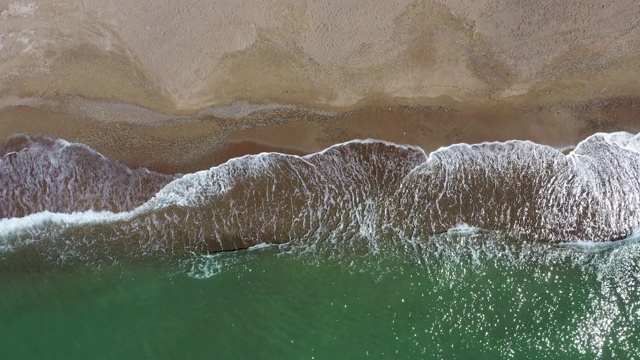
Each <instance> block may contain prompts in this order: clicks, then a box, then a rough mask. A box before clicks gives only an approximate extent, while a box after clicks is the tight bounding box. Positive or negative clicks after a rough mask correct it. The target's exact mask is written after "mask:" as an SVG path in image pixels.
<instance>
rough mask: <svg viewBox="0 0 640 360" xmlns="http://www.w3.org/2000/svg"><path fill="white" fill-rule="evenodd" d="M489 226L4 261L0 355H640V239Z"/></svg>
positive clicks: (28, 356)
mask: <svg viewBox="0 0 640 360" xmlns="http://www.w3.org/2000/svg"><path fill="white" fill-rule="evenodd" d="M484 237H485V235H477V234H476V235H468V234H465V235H462V236H447V237H446V238H441V239H433V241H432V242H431V245H430V246H428V247H424V248H421V249H406V250H402V251H398V252H394V251H392V252H385V253H381V252H379V253H375V252H372V253H369V254H357V253H355V252H350V251H345V252H343V253H342V255H339V256H336V255H335V254H327V253H326V252H322V253H320V252H319V251H314V250H310V249H302V248H289V247H285V246H269V247H264V248H258V249H250V250H243V251H238V252H232V253H220V254H217V255H209V256H197V257H193V258H190V259H183V260H175V259H174V260H164V261H145V262H142V263H140V262H138V263H136V264H132V263H127V264H124V263H120V264H118V265H112V266H109V267H103V268H101V269H92V268H87V267H82V268H66V269H65V268H61V267H55V268H50V269H46V270H39V271H35V272H31V273H26V272H21V273H12V274H7V273H5V274H2V275H1V276H2V281H0V294H2V296H0V318H1V319H3V320H2V325H0V338H1V339H2V343H3V346H1V347H0V358H6V359H9V358H11V359H39V358H52V359H76V358H77V359H85V358H96V356H97V357H98V358H104V359H140V358H166V359H170V358H189V359H209V358H217V359H256V358H269V359H356V358H373V359H375V358H383V357H384V358H409V359H426V358H441V359H451V358H459V359H471V358H473V359H482V358H485V359H495V358H517V359H539V358H543V357H544V358H551V359H582V358H584V359H593V358H610V357H612V356H616V357H618V358H625V359H633V358H634V357H635V356H637V355H636V353H637V350H638V349H640V341H639V339H638V337H637V336H636V335H637V334H638V333H640V321H639V320H640V292H639V290H640V278H639V277H638V270H640V245H638V244H628V245H625V246H622V247H618V248H614V249H610V250H605V251H599V252H595V253H586V252H577V251H575V250H568V249H562V248H557V247H543V246H540V245H538V244H531V246H524V247H523V246H518V247H512V246H511V245H509V244H506V243H504V242H502V241H498V240H495V239H493V240H492V239H488V240H487V239H485V238H484ZM480 241H482V244H489V245H488V246H486V245H480V244H481V242H480ZM452 244H453V245H452Z"/></svg>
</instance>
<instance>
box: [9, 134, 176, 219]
mask: <svg viewBox="0 0 640 360" xmlns="http://www.w3.org/2000/svg"><path fill="white" fill-rule="evenodd" d="M171 180H174V177H173V176H168V175H162V174H159V173H155V172H152V171H149V170H147V169H137V170H132V169H129V168H128V167H126V166H124V165H123V164H120V163H119V162H116V161H113V160H110V159H108V158H106V157H104V156H103V155H101V154H99V153H97V152H96V151H94V150H92V149H90V148H89V147H87V146H85V145H82V144H72V143H69V142H66V141H64V140H60V139H52V138H49V137H46V136H29V135H17V136H14V137H12V138H10V139H9V140H7V142H6V143H5V144H4V145H3V146H0V217H1V218H8V217H22V216H26V215H29V214H33V213H37V212H41V211H51V212H61V213H68V212H73V211H87V210H94V211H101V210H107V211H127V210H131V209H134V208H135V207H137V206H139V205H142V204H143V203H144V202H146V201H147V200H149V199H150V198H151V197H152V196H153V195H154V194H155V193H156V192H158V190H160V189H161V188H162V187H163V186H164V185H166V184H167V183H169V182H170V181H171Z"/></svg>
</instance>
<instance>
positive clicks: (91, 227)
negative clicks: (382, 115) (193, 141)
mask: <svg viewBox="0 0 640 360" xmlns="http://www.w3.org/2000/svg"><path fill="white" fill-rule="evenodd" d="M0 159H1V160H0V211H1V212H0V215H1V217H2V219H0V251H1V252H2V254H3V255H2V256H4V257H11V256H18V257H19V258H21V259H24V258H29V259H30V260H31V261H47V262H54V263H55V262H66V261H69V260H70V259H71V260H72V261H77V260H82V261H90V262H95V261H107V260H108V259H113V258H114V257H116V258H117V257H118V256H134V257H135V256H162V255H180V254H185V253H203V254H206V253H215V252H221V251H229V250H240V249H246V248H250V247H252V246H256V245H259V244H296V243H303V244H304V245H305V246H311V245H313V246H322V247H325V248H346V247H348V248H351V249H363V251H377V250H380V249H382V248H390V247H398V246H399V247H406V246H409V244H410V245H411V246H416V245H415V244H421V243H428V242H430V241H433V240H430V239H432V238H433V237H434V236H438V235H439V234H447V233H450V232H451V229H461V228H464V227H465V226H466V227H467V228H468V229H472V232H473V231H476V232H477V231H486V232H493V233H496V234H500V236H501V237H504V238H508V239H510V240H509V241H510V242H511V243H514V242H515V243H520V242H534V243H538V244H565V245H566V244H573V245H574V246H569V248H583V249H584V248H592V249H593V248H598V245H597V244H604V243H609V242H612V241H617V240H623V239H627V240H628V239H630V238H635V237H637V235H636V233H634V231H635V229H638V228H639V227H640V213H639V210H640V184H639V182H638V179H639V175H640V137H639V135H634V134H629V133H624V132H616V133H610V134H607V133H598V134H594V135H592V136H590V137H588V138H587V139H585V140H584V141H582V142H580V143H579V144H578V145H577V146H576V147H575V148H574V149H573V150H572V151H570V152H568V153H567V154H565V153H563V152H562V151H560V150H558V149H554V148H552V147H549V146H545V145H540V144H535V143H532V142H529V141H518V140H513V141H507V142H489V143H480V144H472V145H470V144H454V145H451V146H448V147H443V148H440V149H438V150H436V151H434V152H432V153H430V154H426V153H425V152H424V151H423V150H422V149H421V148H418V147H414V146H406V145H398V144H393V143H389V142H384V141H378V140H371V139H368V140H354V141H349V142H346V143H342V144H337V145H334V146H331V147H330V148H328V149H325V150H323V151H321V152H318V153H314V154H310V155H307V156H294V155H285V154H280V153H262V154H258V155H246V156H243V157H240V158H235V159H231V160H229V161H227V162H226V163H224V164H222V165H219V166H215V167H213V168H211V169H209V170H203V171H199V172H196V173H192V174H186V175H175V176H173V175H165V174H160V173H156V172H153V171H149V170H147V169H135V170H134V169H130V168H128V167H126V166H125V165H123V164H121V163H119V162H117V161H114V160H111V159H109V158H107V157H105V156H103V155H101V154H99V153H97V152H96V151H94V150H92V149H91V148H89V147H87V146H86V145H83V144H74V143H69V142H67V141H64V140H62V139H52V138H49V137H46V136H37V135H17V136H14V137H12V138H10V139H9V140H7V142H6V143H5V145H4V146H2V147H0ZM575 244H578V245H575ZM420 246H422V245H420Z"/></svg>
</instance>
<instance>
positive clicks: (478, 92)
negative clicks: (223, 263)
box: [0, 0, 640, 173]
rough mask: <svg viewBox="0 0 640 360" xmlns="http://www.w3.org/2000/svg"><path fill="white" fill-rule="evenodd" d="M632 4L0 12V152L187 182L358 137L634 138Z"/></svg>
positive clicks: (217, 4) (143, 6) (448, 140)
mask: <svg viewBox="0 0 640 360" xmlns="http://www.w3.org/2000/svg"><path fill="white" fill-rule="evenodd" d="M639 19H640V5H638V4H637V2H632V1H620V2H615V3H611V2H608V1H587V2H580V3H579V2H577V1H568V2H562V3H557V2H554V1H542V2H535V3H531V2H523V3H513V2H511V1H506V0H505V1H502V0H500V1H488V0H487V1H479V2H474V3H473V4H468V3H467V2H464V1H458V0H446V1H444V0H443V1H415V2H414V1H399V2H393V3H390V2H382V1H380V2H353V3H352V2H348V3H346V2H328V1H321V2H286V1H275V0H273V1H271V0H270V1H254V2H249V3H243V4H241V5H238V4H237V3H234V2H227V1H207V2H199V3H197V4H196V3H191V2H169V1H166V2H154V4H151V5H150V4H147V3H133V4H132V3H129V2H120V3H119V2H112V3H109V4H107V3H104V2H99V1H95V2H94V1H87V2H84V3H80V2H76V1H72V2H67V3H57V2H55V1H44V2H38V3H33V4H31V3H20V2H2V1H0V139H5V138H7V137H9V136H11V135H12V134H15V133H20V132H26V133H42V134H46V135H50V136H56V137H61V138H64V139H67V140H69V141H74V142H81V143H85V144H88V145H89V146H91V147H93V148H94V149H96V150H97V151H99V152H101V153H103V154H105V155H106V156H108V157H111V158H114V159H117V160H120V161H122V162H124V163H125V164H127V165H129V166H133V167H137V166H145V167H148V168H150V169H153V170H158V171H161V172H167V173H176V172H192V171H195V170H199V169H203V168H208V167H210V166H212V165H216V164H219V163H221V162H224V161H226V160H227V159H229V158H231V157H236V156H240V155H243V154H247V153H258V152H262V151H278V152H284V153H291V154H305V153H309V152H313V151H318V150H320V149H322V148H326V147H327V146H330V145H332V144H335V143H338V142H343V141H348V140H351V139H356V138H377V139H383V140H388V141H393V142H396V143H404V144H413V145H419V146H421V147H423V148H425V150H427V151H430V150H434V149H437V148H438V147H441V146H447V145H450V144H452V143H458V142H468V143H475V142H482V141H505V140H510V139H527V140H532V141H535V142H538V143H542V144H548V145H551V146H554V147H560V148H562V147H566V146H571V145H573V144H575V143H577V142H578V141H580V140H582V139H584V138H585V137H586V136H588V135H590V134H592V133H594V132H598V131H607V132H610V131H618V130H626V131H631V132H640V88H638V86H637V85H638V84H639V83H640V67H639V66H638V62H637V58H638V55H640V20H639Z"/></svg>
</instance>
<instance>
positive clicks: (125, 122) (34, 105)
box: [0, 97, 640, 174]
mask: <svg viewBox="0 0 640 360" xmlns="http://www.w3.org/2000/svg"><path fill="white" fill-rule="evenodd" d="M14 102H15V104H10V105H5V106H3V107H0V139H2V141H3V142H4V140H5V139H6V138H8V137H10V136H11V135H12V134H16V133H39V134H43V135H47V136H53V137H58V138H62V139H65V140H67V141H71V142H79V143H83V144H86V145H88V146H90V147H92V148H94V149H95V150H96V151H98V152H100V153H102V154H104V155H105V156H108V157H109V158H112V159H115V160H118V161H120V162H122V163H124V164H125V165H127V166H130V167H134V168H135V167H146V168H148V169H150V170H155V171H158V172H162V173H168V174H175V173H189V172H194V171H198V170H202V169H207V168H209V167H211V166H215V165H218V164H220V163H223V162H225V161H227V160H229V159H230V158H233V157H238V156H242V155H246V154H255V153H260V152H270V151H275V152H282V153H287V154H295V155H303V154H308V153H312V152H316V151H319V150H322V149H325V148H327V147H329V146H331V145H334V144H336V143H341V142H345V141H349V140H353V139H367V138H373V139H379V140H385V141H390V142H394V143H398V144H407V145H415V146H419V147H421V148H423V149H424V150H425V151H426V152H430V151H433V150H436V149H438V148H439V147H442V146H448V145H451V144H454V143H469V144H472V143H480V142H486V141H508V140H530V141H533V142H536V143H539V144H544V145H549V146H552V147H555V148H558V149H561V148H566V147H571V146H573V145H575V144H576V143H578V142H579V141H581V140H583V139H584V138H586V137H588V136H589V135H592V134H593V133H596V132H613V131H628V132H632V133H637V132H640V122H639V121H638V119H640V97H616V98H609V99H604V98H599V99H595V100H593V101H590V102H585V103H569V102H566V103H564V102H559V103H557V104H554V105H553V106H544V107H543V106H540V107H526V106H522V107H512V106H507V105H497V106H495V105H494V106H480V105H474V104H461V105H460V106H458V107H451V106H447V107H443V106H439V107H434V106H389V105H387V106H376V107H366V108H361V109H358V110H354V111H345V112H339V113H335V112H334V113H324V112H319V111H317V110H315V109H306V108H302V107H299V106H295V107H294V106H282V105H280V104H267V105H264V104H259V105H255V107H256V108H257V109H258V110H255V111H251V112H249V113H247V114H246V116H244V117H241V118H237V117H231V118H221V117H216V116H213V115H207V114H204V115H203V114H201V115H197V116H191V117H190V116H185V115H180V116H175V115H171V114H165V113H160V112H154V111H152V110H149V109H144V108H141V107H138V106H135V105H132V104H123V103H112V102H104V101H92V100H88V99H73V98H69V97H67V98H66V100H65V101H55V100H52V99H48V100H47V101H44V100H43V101H37V99H30V100H29V101H26V100H25V101H22V102H21V101H20V100H19V99H18V100H14ZM246 104H247V103H245V105H246Z"/></svg>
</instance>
